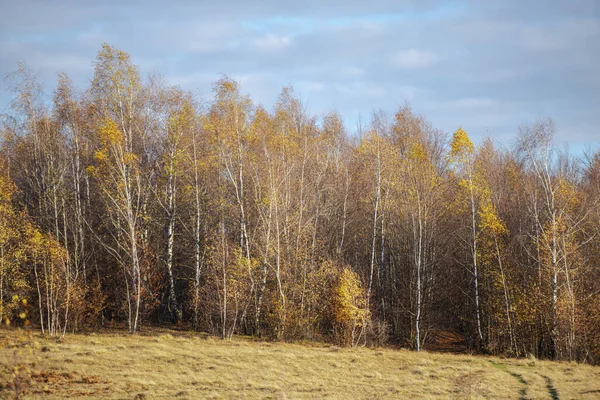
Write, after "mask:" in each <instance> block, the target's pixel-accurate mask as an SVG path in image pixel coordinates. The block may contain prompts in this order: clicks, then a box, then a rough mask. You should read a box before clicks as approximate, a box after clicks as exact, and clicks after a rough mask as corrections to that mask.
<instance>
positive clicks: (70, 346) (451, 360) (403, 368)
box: [0, 329, 600, 399]
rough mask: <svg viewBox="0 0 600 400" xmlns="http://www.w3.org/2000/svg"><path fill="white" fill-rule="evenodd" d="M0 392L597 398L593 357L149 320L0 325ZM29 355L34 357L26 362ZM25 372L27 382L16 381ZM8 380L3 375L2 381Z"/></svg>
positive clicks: (599, 382) (599, 376) (599, 383)
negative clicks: (138, 325)
mask: <svg viewBox="0 0 600 400" xmlns="http://www.w3.org/2000/svg"><path fill="white" fill-rule="evenodd" d="M0 342H2V343H3V348H2V349H0V369H1V370H2V372H1V373H0V374H2V375H1V376H0V384H1V385H2V388H3V389H0V398H14V397H15V395H14V390H15V384H14V375H12V371H14V369H13V367H15V366H16V367H17V368H19V367H22V368H20V369H18V376H19V378H20V379H21V381H20V382H21V383H19V382H17V385H16V386H17V389H19V390H21V391H22V397H23V398H46V399H65V398H75V399H85V398H108V399H160V398H162V399H174V398H177V399H186V398H187V399H203V398H214V399H218V398H225V399H230V398H234V399H236V398H237V399H247V398H272V399H305V398H310V399H314V398H328V399H350V398H352V399H385V398H410V399H419V398H449V399H452V398H455V399H466V398H473V399H477V398H493V399H594V398H596V399H597V398H600V367H593V366H590V365H580V364H575V363H568V362H549V361H539V360H535V359H532V358H529V359H501V358H496V357H484V356H471V355H464V354H461V355H459V354H448V353H433V352H421V353H416V352H413V351H409V350H396V349H381V348H379V349H369V348H357V349H349V348H338V347H335V346H331V345H327V344H322V343H321V344H319V343H306V344H286V343H268V342H260V341H256V340H253V339H249V338H233V339H232V340H220V339H218V338H214V337H210V336H207V335H200V334H195V333H191V332H186V333H184V332H177V331H168V330H153V331H150V332H146V333H143V334H138V335H130V334H126V333H124V332H108V333H101V334H88V335H82V334H81V335H80V334H76V335H70V334H68V335H66V336H65V337H64V338H58V339H56V338H48V337H42V336H41V335H39V334H33V335H32V336H29V335H27V334H25V332H24V331H17V330H6V329H4V330H0ZM34 362H35V364H33V363H34ZM27 380H29V382H26V381H27ZM11 382H12V383H11Z"/></svg>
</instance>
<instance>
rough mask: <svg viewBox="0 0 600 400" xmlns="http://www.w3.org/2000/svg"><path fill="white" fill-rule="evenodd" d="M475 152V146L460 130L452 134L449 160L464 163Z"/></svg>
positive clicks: (465, 133)
mask: <svg viewBox="0 0 600 400" xmlns="http://www.w3.org/2000/svg"><path fill="white" fill-rule="evenodd" d="M474 152H475V146H473V142H471V139H469V135H468V134H467V132H465V131H464V130H463V129H462V128H458V130H457V131H456V132H454V136H453V138H452V143H451V144H450V158H451V159H452V160H454V161H458V162H464V161H466V160H467V159H468V158H469V157H470V156H472V155H473V153H474Z"/></svg>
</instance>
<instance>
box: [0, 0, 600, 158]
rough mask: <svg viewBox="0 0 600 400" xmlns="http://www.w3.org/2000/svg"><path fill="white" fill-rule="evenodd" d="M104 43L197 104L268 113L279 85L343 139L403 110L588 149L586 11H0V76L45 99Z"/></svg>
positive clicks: (302, 5) (73, 4)
mask: <svg viewBox="0 0 600 400" xmlns="http://www.w3.org/2000/svg"><path fill="white" fill-rule="evenodd" d="M103 42H107V43H109V44H111V45H114V46H116V47H118V48H120V49H122V50H125V51H127V52H129V53H130V54H131V55H132V58H133V60H134V61H135V62H136V63H137V64H138V65H139V66H140V68H141V71H142V72H143V73H150V72H153V71H158V72H160V73H162V74H163V75H164V76H165V77H166V79H167V81H168V82H170V83H172V84H176V85H180V86H181V87H183V88H186V89H190V90H193V91H195V92H196V93H198V94H200V95H201V96H203V97H204V98H206V99H210V97H211V84H212V82H214V81H215V80H216V79H218V78H219V77H220V76H221V75H222V74H227V75H230V76H232V77H233V78H235V79H237V80H239V81H240V82H241V83H242V89H243V91H245V92H248V93H250V94H251V95H252V97H253V99H254V100H255V102H257V103H262V104H264V105H265V106H267V107H270V106H272V104H273V103H274V101H275V99H276V97H277V95H278V93H279V91H280V90H281V87H282V86H283V85H292V86H294V88H295V90H296V92H297V93H298V94H299V95H300V97H301V99H302V100H303V101H304V102H305V104H306V105H307V107H308V109H309V110H310V111H312V112H313V113H316V114H322V113H323V112H326V111H331V110H337V111H338V112H340V113H341V114H342V115H343V116H344V118H345V120H346V123H347V125H348V126H349V128H350V130H352V129H353V127H354V125H355V124H356V121H357V120H358V118H359V116H361V117H362V119H368V118H369V115H370V114H371V113H372V111H373V110H375V109H383V110H385V111H388V112H393V111H394V110H395V109H396V108H398V107H399V106H401V105H403V104H404V103H405V102H409V103H410V104H411V105H412V107H413V109H414V110H415V111H417V112H419V113H422V114H424V115H425V116H426V117H427V118H428V119H429V120H430V121H431V122H432V123H433V125H434V126H435V127H437V128H440V129H443V130H445V131H447V132H452V131H454V130H455V129H456V128H457V127H458V126H459V125H462V126H463V127H464V128H465V129H466V130H467V131H468V132H469V133H470V134H471V135H472V136H473V137H474V138H475V139H476V140H477V139H480V138H482V137H484V136H488V135H489V136H492V137H494V138H496V139H497V140H498V141H501V142H504V143H506V144H509V143H510V142H511V141H512V140H513V139H514V132H515V131H516V128H517V126H518V125H520V124H522V123H525V122H531V121H534V120H535V119H536V118H540V117H545V116H550V117H552V118H553V119H554V120H555V122H556V126H557V129H558V133H557V140H558V141H559V142H565V141H568V142H569V143H571V145H572V146H574V147H579V148H583V146H585V145H592V146H593V147H598V144H600V128H599V126H600V67H599V65H598V64H599V62H600V1H598V0H570V1H569V0H519V1H513V0H503V1H502V0H498V1H492V0H489V1H487V0H486V1H475V0H473V1H428V0H425V1H416V0H415V1H409V0H369V1H364V0H335V1H324V0H321V1H320V0H309V1H282V0H267V1H260V0H256V1H247V0H235V1H214V0H213V1H202V0H199V1H191V0H189V1H176V0H175V1H172V2H166V1H154V0H148V1H143V2H142V1H139V2H135V1H134V2H127V1H123V0H121V1H114V0H107V1H75V0H66V1H53V0H40V1H27V0H20V1H14V0H0V75H2V76H5V75H6V74H7V73H9V72H11V71H14V70H15V69H16V65H17V62H19V61H23V62H25V63H26V64H27V65H28V66H29V67H30V68H31V69H32V70H33V71H34V72H35V73H37V74H38V77H39V79H40V81H41V82H42V83H43V84H44V86H45V88H46V90H47V92H48V93H51V92H52V90H53V86H54V84H55V81H56V73H57V72H58V71H64V72H66V73H67V74H68V75H69V76H71V77H72V79H73V80H74V81H75V83H76V84H77V85H78V86H80V87H85V86H86V85H87V83H88V82H89V81H90V79H91V77H92V74H93V66H92V63H93V60H94V58H95V55H96V53H97V51H98V50H99V48H100V45H101V43H103ZM9 86H10V84H9V82H8V81H6V80H2V83H1V87H0V89H1V93H0V96H1V97H0V112H2V111H3V110H6V109H7V105H8V103H9V102H10V94H9V93H8V92H7V88H8V87H9Z"/></svg>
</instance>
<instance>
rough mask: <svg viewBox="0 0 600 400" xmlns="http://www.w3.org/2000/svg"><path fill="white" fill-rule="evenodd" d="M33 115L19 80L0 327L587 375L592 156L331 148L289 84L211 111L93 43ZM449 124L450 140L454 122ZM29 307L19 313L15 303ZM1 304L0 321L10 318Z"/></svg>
mask: <svg viewBox="0 0 600 400" xmlns="http://www.w3.org/2000/svg"><path fill="white" fill-rule="evenodd" d="M94 68H95V70H94V76H93V79H92V81H91V85H90V87H87V88H83V89H81V90H78V89H77V88H75V87H73V85H72V83H71V82H70V81H69V79H68V77H67V76H66V75H64V74H60V75H59V79H58V85H57V88H56V90H55V91H54V93H53V96H52V102H51V103H47V102H44V100H43V99H44V97H43V96H42V94H41V87H40V86H39V85H38V83H37V82H36V80H35V77H33V76H32V75H31V73H29V72H28V70H27V69H26V68H25V67H21V68H20V69H19V71H17V73H16V74H15V75H13V76H12V82H13V89H14V101H13V103H12V107H11V111H10V115H6V116H5V118H3V125H2V127H1V132H2V140H1V142H0V251H1V253H0V315H1V316H2V319H3V321H4V322H5V323H11V324H18V323H19V321H20V320H21V319H20V318H19V314H21V313H23V312H25V313H27V316H28V318H27V320H28V321H31V323H32V324H33V326H35V327H36V328H39V329H41V330H42V331H43V332H45V333H48V334H51V335H58V334H66V333H67V332H72V331H78V330H93V329H96V328H97V327H99V326H118V327H126V328H127V329H129V330H130V331H131V332H137V331H139V330H143V329H144V327H147V326H149V325H154V324H159V325H163V324H170V325H177V326H179V327H187V328H189V329H196V330H203V331H209V332H212V333H215V334H218V335H220V336H222V337H223V338H229V337H231V336H232V335H234V334H247V335H254V336H258V337H263V338H270V339H278V340H290V339H310V340H329V341H334V342H337V343H341V344H343V345H353V346H356V345H380V344H384V343H383V342H384V341H390V342H392V343H394V344H396V345H400V346H406V347H410V348H413V349H415V350H420V349H423V348H425V349H427V348H428V346H430V345H431V344H433V343H434V341H435V340H436V337H437V336H436V333H439V332H443V331H451V332H453V334H454V335H457V336H459V337H463V338H464V339H465V343H466V344H467V346H469V347H470V348H472V349H475V350H478V351H482V352H488V353H494V354H506V355H512V356H527V355H529V354H533V355H535V356H536V357H541V358H544V357H545V358H558V359H569V360H577V361H585V362H592V363H598V362H600V329H599V328H598V327H599V326H600V313H599V309H600V306H599V304H600V267H599V266H600V256H599V255H600V207H599V204H600V155H599V154H595V155H594V154H584V155H583V156H582V157H574V156H573V155H572V154H569V153H565V152H559V151H557V150H556V149H555V147H554V146H553V141H552V136H553V134H554V131H555V129H556V128H555V127H554V125H553V123H552V121H551V120H541V121H537V122H535V123H533V124H531V125H526V126H522V127H520V128H519V130H518V132H517V138H518V140H517V143H516V145H515V146H514V147H512V148H505V147H504V146H501V145H500V144H498V143H494V142H493V140H491V139H486V140H484V141H483V142H482V143H474V142H473V141H472V140H471V138H470V137H469V134H468V133H467V132H466V130H464V129H463V128H459V129H457V130H456V132H454V133H453V134H447V133H445V132H442V131H440V130H438V129H435V128H434V127H433V126H431V124H430V123H429V122H428V121H427V120H426V119H425V118H424V117H423V116H421V115H418V114H416V113H415V112H414V111H413V110H412V109H411V108H410V107H408V106H404V107H401V108H399V109H398V110H397V112H396V113H395V114H394V115H392V116H388V115H386V114H385V113H383V112H376V113H374V114H373V116H372V118H371V121H370V122H369V124H367V125H365V126H361V128H360V129H359V131H358V132H356V133H354V132H349V131H348V130H347V128H346V126H345V125H344V121H343V119H342V117H341V116H340V115H338V114H336V113H328V114H325V115H322V116H315V115H311V114H310V113H309V112H307V110H306V108H305V107H304V105H303V104H302V103H301V101H300V100H299V97H298V96H297V95H296V94H295V93H294V90H293V89H292V88H290V87H285V88H283V90H282V92H281V94H280V96H279V97H278V98H277V100H276V101H275V105H274V107H273V109H271V110H269V109H266V108H265V107H263V106H260V105H256V104H255V103H253V101H252V98H251V97H250V96H249V95H247V94H244V93H243V92H242V88H241V87H240V84H239V83H238V82H236V81H234V80H232V79H230V78H228V77H223V78H222V79H220V80H218V81H217V82H215V84H214V90H213V97H212V99H211V100H210V101H207V102H200V100H199V99H198V98H196V97H195V96H193V95H192V94H190V93H187V92H185V91H183V90H182V89H180V88H177V87H172V86H169V85H168V84H167V83H165V81H164V79H162V78H160V77H158V76H156V75H152V76H150V77H147V78H146V77H142V76H141V75H140V73H139V70H138V68H137V66H135V64H134V63H133V62H132V60H131V58H130V56H129V55H128V54H127V53H125V52H123V51H120V50H118V49H115V48H113V47H111V46H109V45H103V46H102V48H101V50H100V52H99V53H98V56H97V59H96V61H95V63H94ZM466 122H468V121H465V123H466ZM14 296H17V297H16V298H18V299H21V300H22V299H26V301H27V303H26V305H24V303H23V302H22V301H21V300H19V301H21V302H20V303H19V302H16V303H15V301H13V299H14V298H15V297H14ZM17 303H18V304H17Z"/></svg>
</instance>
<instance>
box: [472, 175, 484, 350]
mask: <svg viewBox="0 0 600 400" xmlns="http://www.w3.org/2000/svg"><path fill="white" fill-rule="evenodd" d="M469 188H470V192H471V193H470V194H471V196H470V200H471V245H472V248H471V256H472V261H473V290H474V293H475V321H476V325H477V342H478V347H479V346H481V344H483V335H482V333H481V317H480V308H479V275H478V265H477V226H476V221H475V217H476V215H477V211H476V209H475V195H474V193H473V181H472V180H471V179H470V178H469Z"/></svg>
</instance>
